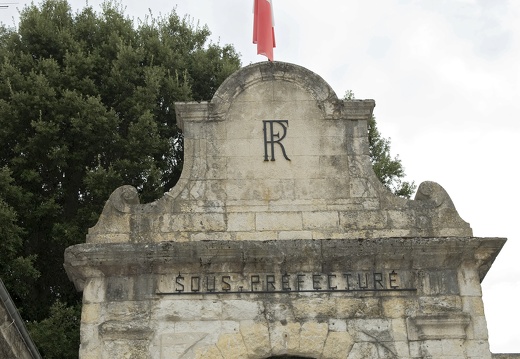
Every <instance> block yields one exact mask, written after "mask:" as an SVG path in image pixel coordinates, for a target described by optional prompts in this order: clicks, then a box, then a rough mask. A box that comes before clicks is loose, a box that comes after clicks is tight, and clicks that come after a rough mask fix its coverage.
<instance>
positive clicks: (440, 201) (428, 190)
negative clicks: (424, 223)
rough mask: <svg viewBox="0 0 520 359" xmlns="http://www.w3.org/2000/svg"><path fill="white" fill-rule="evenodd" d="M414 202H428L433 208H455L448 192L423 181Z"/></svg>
mask: <svg viewBox="0 0 520 359" xmlns="http://www.w3.org/2000/svg"><path fill="white" fill-rule="evenodd" d="M415 200H416V201H430V202H431V203H432V204H433V205H434V207H440V206H443V207H449V208H455V205H454V204H453V201H452V200H451V198H450V196H449V194H448V192H446V190H445V189H444V188H443V187H442V186H441V185H440V184H438V183H436V182H432V181H425V182H422V183H421V184H420V185H419V188H418V189H417V194H416V195H415Z"/></svg>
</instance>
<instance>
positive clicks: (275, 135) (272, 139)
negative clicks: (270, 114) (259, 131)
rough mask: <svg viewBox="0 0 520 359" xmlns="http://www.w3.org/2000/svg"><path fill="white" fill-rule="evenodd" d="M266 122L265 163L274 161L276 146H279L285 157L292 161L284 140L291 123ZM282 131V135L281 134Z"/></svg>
mask: <svg viewBox="0 0 520 359" xmlns="http://www.w3.org/2000/svg"><path fill="white" fill-rule="evenodd" d="M263 122H264V161H269V160H271V161H274V160H275V158H274V145H275V144H277V145H279V146H280V149H281V150H282V155H283V157H284V158H285V159H286V160H287V161H290V160H291V159H290V158H289V157H287V153H286V152H285V147H284V146H283V144H282V140H283V139H284V138H285V136H286V135H287V128H288V127H289V121H287V120H266V121H263ZM280 131H281V134H280Z"/></svg>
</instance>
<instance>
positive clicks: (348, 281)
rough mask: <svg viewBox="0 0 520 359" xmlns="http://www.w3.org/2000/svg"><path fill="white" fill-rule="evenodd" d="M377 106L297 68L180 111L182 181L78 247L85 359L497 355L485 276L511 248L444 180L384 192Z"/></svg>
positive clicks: (253, 69) (109, 212)
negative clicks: (457, 202)
mask: <svg viewBox="0 0 520 359" xmlns="http://www.w3.org/2000/svg"><path fill="white" fill-rule="evenodd" d="M374 106H375V103H374V101H372V100H352V101H342V100H339V99H338V98H337V97H336V95H335V94H334V92H333V91H332V89H331V88H330V87H329V85H327V84H326V83H325V82H324V81H323V80H322V79H321V78H320V77H319V76H317V75H316V74H313V73H312V72H310V71H308V70H306V69H304V68H301V67H299V66H295V65H291V64H284V63H262V64H255V65H251V66H248V67H245V68H243V69H241V70H239V71H238V72H237V73H235V74H234V75H232V76H231V77H230V78H229V79H227V80H226V81H225V82H224V83H223V84H222V86H221V87H220V88H219V90H218V91H217V93H216V94H215V96H214V98H213V99H212V100H211V101H210V102H203V103H182V104H176V111H177V120H178V123H179V126H181V128H182V129H183V132H184V138H185V164H184V168H183V173H182V176H181V179H180V181H179V183H178V184H177V185H176V186H175V187H174V188H173V189H172V190H171V191H170V192H168V193H166V194H165V196H164V197H163V198H161V199H159V200H157V201H156V202H153V203H149V204H140V203H139V199H138V196H137V191H136V190H135V188H133V187H130V186H123V187H120V188H118V189H116V190H115V191H114V193H113V194H112V195H111V196H110V198H109V200H108V201H107V204H106V205H105V208H104V210H103V213H102V214H101V216H100V219H99V221H98V223H97V225H96V226H95V227H93V228H91V229H90V231H89V234H88V236H87V243H86V244H81V245H77V246H73V247H70V248H68V249H67V251H66V253H65V267H66V269H67V273H68V274H69V277H70V278H71V280H72V281H74V284H75V285H76V287H77V289H78V290H81V291H83V312H82V318H81V321H82V322H81V323H82V324H81V348H80V357H81V359H91V358H154V359H155V358H183V359H191V358H210V359H211V358H222V359H228V358H247V359H253V358H258V359H263V358H268V357H270V356H279V355H299V356H303V357H309V358H316V359H317V358H320V359H322V358H330V359H339V358H349V359H355V358H409V359H412V358H413V359H416V358H432V359H434V358H439V359H440V358H468V359H469V358H471V359H480V358H482V359H484V358H485V359H491V358H492V354H491V353H490V351H489V346H488V336H487V327H486V319H485V316H484V309H483V304H482V293H481V286H480V282H481V280H482V279H483V278H484V276H485V275H486V273H487V271H488V270H489V268H490V266H491V264H492V263H493V261H494V259H495V257H496V256H497V254H498V252H499V251H500V249H501V248H502V246H503V244H504V242H505V239H500V238H474V237H472V231H471V228H470V226H469V224H468V223H466V222H465V221H463V220H462V219H461V218H460V217H459V215H458V213H457V211H456V209H455V206H454V204H453V202H452V201H451V199H450V197H449V195H448V194H447V193H446V191H445V190H444V189H443V188H442V187H441V186H440V185H438V184H436V183H434V182H424V183H422V184H421V185H420V187H419V189H418V193H417V195H416V197H415V199H414V200H407V199H402V198H397V197H395V196H393V195H392V194H391V193H390V192H389V191H387V190H386V189H385V188H384V187H383V186H382V185H381V184H380V183H379V182H378V180H377V178H376V176H375V174H374V173H373V170H372V167H371V164H370V159H369V148H368V136H367V121H368V120H369V119H370V118H371V116H372V111H373V108H374Z"/></svg>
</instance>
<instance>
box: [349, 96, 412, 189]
mask: <svg viewBox="0 0 520 359" xmlns="http://www.w3.org/2000/svg"><path fill="white" fill-rule="evenodd" d="M343 98H344V99H345V100H352V99H354V98H355V95H354V92H352V91H351V90H348V91H346V92H345V96H344V97H343ZM368 146H369V149H370V161H371V162H372V168H373V169H374V172H375V174H376V176H377V178H378V179H379V180H380V181H381V183H382V184H383V185H384V186H385V187H386V188H388V189H389V190H390V191H391V192H392V193H393V194H395V195H396V196H399V197H403V198H410V197H411V195H412V194H413V193H414V192H415V189H416V188H417V186H416V184H415V182H414V181H411V182H408V181H404V180H403V179H404V178H405V176H406V174H405V172H404V167H403V164H402V163H401V160H400V159H399V156H395V157H392V155H391V154H390V139H389V138H384V137H382V136H381V133H380V132H379V130H378V129H377V123H376V118H375V117H374V116H372V118H371V119H370V120H369V121H368Z"/></svg>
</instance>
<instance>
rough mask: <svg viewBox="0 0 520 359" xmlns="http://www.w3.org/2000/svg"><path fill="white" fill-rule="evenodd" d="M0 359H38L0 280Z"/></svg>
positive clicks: (36, 350) (34, 347) (38, 355)
mask: <svg viewBox="0 0 520 359" xmlns="http://www.w3.org/2000/svg"><path fill="white" fill-rule="evenodd" d="M0 358H6V359H7V358H20V359H40V358H41V357H40V353H38V349H37V348H36V346H35V345H34V343H33V342H32V340H31V338H30V336H29V333H28V332H27V330H26V328H25V325H24V322H23V321H22V319H21V318H20V314H19V313H18V311H17V310H16V308H15V306H14V303H13V301H12V299H11V297H10V295H9V293H8V292H7V289H6V288H5V286H4V283H3V282H2V280H1V279H0Z"/></svg>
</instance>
